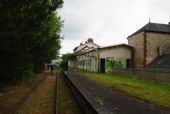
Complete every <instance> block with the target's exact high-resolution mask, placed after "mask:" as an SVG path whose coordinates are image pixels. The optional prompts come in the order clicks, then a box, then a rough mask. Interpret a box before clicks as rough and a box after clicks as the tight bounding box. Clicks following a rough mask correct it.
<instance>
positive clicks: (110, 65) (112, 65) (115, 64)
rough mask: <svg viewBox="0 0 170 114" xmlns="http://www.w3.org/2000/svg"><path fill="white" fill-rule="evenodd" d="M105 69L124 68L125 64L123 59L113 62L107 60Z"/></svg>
mask: <svg viewBox="0 0 170 114" xmlns="http://www.w3.org/2000/svg"><path fill="white" fill-rule="evenodd" d="M105 68H106V69H109V68H123V63H122V61H121V59H113V60H109V59H106V61H105Z"/></svg>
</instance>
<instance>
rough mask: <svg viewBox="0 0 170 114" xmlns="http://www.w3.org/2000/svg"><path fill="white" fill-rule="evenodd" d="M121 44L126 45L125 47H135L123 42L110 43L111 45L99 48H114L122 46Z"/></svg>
mask: <svg viewBox="0 0 170 114" xmlns="http://www.w3.org/2000/svg"><path fill="white" fill-rule="evenodd" d="M121 46H125V47H128V48H133V47H132V46H130V45H127V44H124V43H122V44H117V45H110V46H104V47H100V48H99V49H107V48H114V47H121Z"/></svg>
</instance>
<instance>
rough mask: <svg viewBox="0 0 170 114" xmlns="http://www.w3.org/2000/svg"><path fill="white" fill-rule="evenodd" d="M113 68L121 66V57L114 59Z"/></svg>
mask: <svg viewBox="0 0 170 114" xmlns="http://www.w3.org/2000/svg"><path fill="white" fill-rule="evenodd" d="M113 67H114V68H123V63H122V61H121V59H117V60H114V66H113Z"/></svg>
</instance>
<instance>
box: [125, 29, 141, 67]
mask: <svg viewBox="0 0 170 114" xmlns="http://www.w3.org/2000/svg"><path fill="white" fill-rule="evenodd" d="M128 45H130V46H132V47H134V61H133V62H134V68H135V69H141V68H143V63H144V32H141V33H139V34H136V35H134V36H130V37H129V38H128Z"/></svg>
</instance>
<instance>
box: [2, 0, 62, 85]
mask: <svg viewBox="0 0 170 114" xmlns="http://www.w3.org/2000/svg"><path fill="white" fill-rule="evenodd" d="M62 3H63V1H62V0H52V1H51V0H1V1H0V17H1V18H0V39H1V40H0V83H2V82H3V83H8V82H11V81H12V82H13V81H14V82H15V81H17V80H23V79H24V78H26V77H29V76H31V75H32V74H33V72H34V71H36V72H39V71H41V70H42V68H43V65H44V63H46V62H49V61H50V60H51V59H53V58H55V56H56V54H58V53H59V49H60V41H61V37H60V32H61V27H62V26H63V21H62V20H61V18H60V16H58V14H57V12H56V9H57V8H61V6H62Z"/></svg>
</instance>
